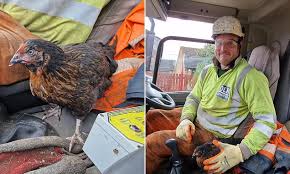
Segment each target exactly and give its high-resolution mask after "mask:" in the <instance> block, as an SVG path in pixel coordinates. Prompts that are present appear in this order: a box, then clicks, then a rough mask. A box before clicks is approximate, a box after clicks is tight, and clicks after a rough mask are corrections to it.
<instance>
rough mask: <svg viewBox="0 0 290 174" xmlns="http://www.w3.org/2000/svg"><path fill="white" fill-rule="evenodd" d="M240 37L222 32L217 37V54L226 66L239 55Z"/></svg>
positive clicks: (218, 58)
mask: <svg viewBox="0 0 290 174" xmlns="http://www.w3.org/2000/svg"><path fill="white" fill-rule="evenodd" d="M238 39H239V38H238V36H235V35H231V34H221V35H218V36H217V37H216V38H215V56H216V58H217V60H218V61H219V62H220V64H221V65H223V66H224V67H226V66H228V65H229V64H230V63H231V62H232V61H233V60H234V59H235V58H236V57H238V56H239V44H238Z"/></svg>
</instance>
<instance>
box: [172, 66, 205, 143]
mask: <svg viewBox="0 0 290 174" xmlns="http://www.w3.org/2000/svg"><path fill="white" fill-rule="evenodd" d="M207 69H208V67H206V68H204V69H203V70H202V72H201V73H200V75H199V78H198V79H197V82H196V84H195V86H194V88H193V90H192V91H191V92H190V94H189V95H188V96H187V98H186V101H185V104H184V106H183V109H182V113H181V118H180V124H179V125H178V126H177V128H176V137H178V138H181V139H183V140H185V141H187V142H191V141H192V135H194V133H195V126H194V124H193V121H194V119H195V117H196V113H197V108H198V105H199V102H200V99H201V95H202V80H203V79H204V77H205V75H206V72H207Z"/></svg>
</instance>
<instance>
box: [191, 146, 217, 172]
mask: <svg viewBox="0 0 290 174" xmlns="http://www.w3.org/2000/svg"><path fill="white" fill-rule="evenodd" d="M220 151H221V150H220V149H219V148H218V147H217V146H215V145H214V144H213V143H205V144H203V145H200V146H197V147H196V148H195V150H194V152H193V156H194V157H195V158H196V163H197V165H198V166H199V167H200V168H202V169H203V166H204V165H203V161H204V160H206V159H209V158H211V157H213V156H215V155H217V154H218V153H220Z"/></svg>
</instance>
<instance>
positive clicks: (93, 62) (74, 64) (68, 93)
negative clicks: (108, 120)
mask: <svg viewBox="0 0 290 174" xmlns="http://www.w3.org/2000/svg"><path fill="white" fill-rule="evenodd" d="M63 52H64V54H63V55H61V54H60V55H57V56H56V57H54V60H52V58H50V60H49V62H48V65H47V68H46V69H43V71H42V73H34V72H31V78H30V83H31V91H32V93H33V94H35V95H36V96H38V97H40V98H41V99H43V100H44V101H46V102H48V103H55V104H58V105H60V106H65V107H68V108H69V109H71V110H72V113H73V115H75V116H77V117H84V116H86V115H87V114H88V113H89V112H90V110H91V109H92V106H93V104H94V103H95V101H96V99H97V98H98V97H101V96H102V95H103V94H104V91H105V89H107V88H108V87H109V86H110V85H111V80H110V76H112V74H113V72H115V70H116V68H117V66H116V63H115V62H114V60H113V56H114V49H113V48H112V47H110V46H103V45H102V44H100V43H99V44H95V45H89V44H80V45H71V46H66V47H63Z"/></svg>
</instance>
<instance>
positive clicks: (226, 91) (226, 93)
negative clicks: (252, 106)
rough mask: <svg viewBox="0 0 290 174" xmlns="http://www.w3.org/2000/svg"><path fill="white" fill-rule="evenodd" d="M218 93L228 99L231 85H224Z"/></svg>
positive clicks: (222, 97)
mask: <svg viewBox="0 0 290 174" xmlns="http://www.w3.org/2000/svg"><path fill="white" fill-rule="evenodd" d="M216 95H217V96H218V97H220V98H221V99H223V100H228V99H229V96H230V87H227V86H226V85H222V86H221V88H220V90H219V91H218V92H217V94H216Z"/></svg>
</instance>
